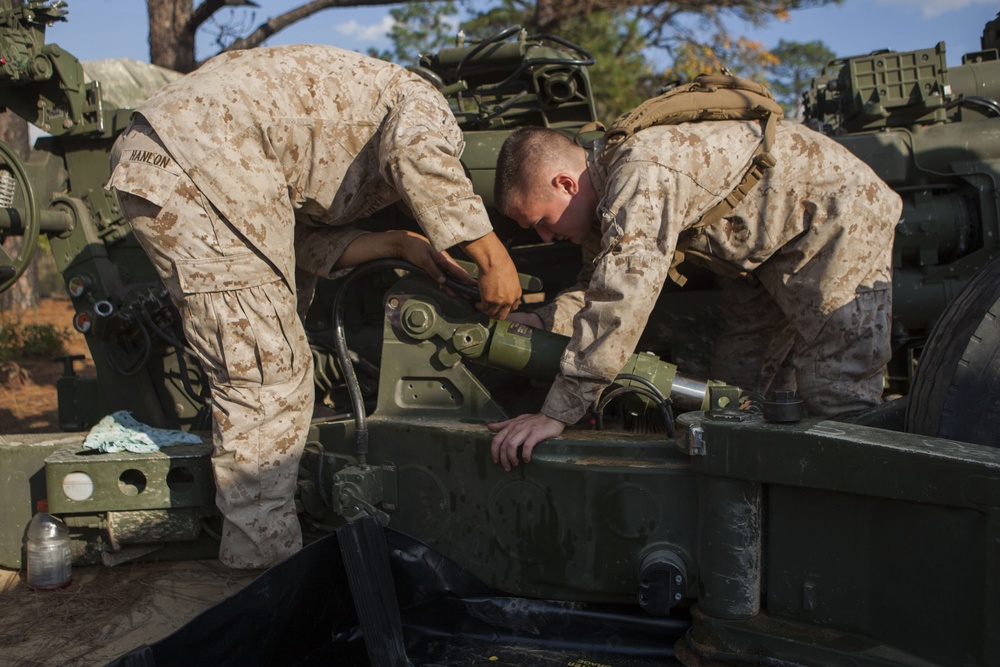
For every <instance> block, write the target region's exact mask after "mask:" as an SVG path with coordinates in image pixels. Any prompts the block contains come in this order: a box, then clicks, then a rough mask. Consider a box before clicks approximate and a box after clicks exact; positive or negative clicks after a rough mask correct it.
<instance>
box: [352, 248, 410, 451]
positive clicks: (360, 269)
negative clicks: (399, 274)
mask: <svg viewBox="0 0 1000 667" xmlns="http://www.w3.org/2000/svg"><path fill="white" fill-rule="evenodd" d="M386 269H401V270H403V271H421V272H422V270H421V269H420V268H419V267H418V266H416V265H415V264H411V263H410V262H407V261H406V260H402V259H392V258H385V259H375V260H372V261H370V262H365V263H364V264H359V265H358V266H356V267H354V269H353V270H352V271H351V272H350V273H349V274H348V275H347V277H346V278H344V282H343V283H341V285H340V289H339V290H338V291H337V296H336V298H335V299H334V301H333V346H334V348H335V350H336V352H337V361H339V362H340V370H341V372H342V373H343V374H344V383H345V384H346V385H347V393H348V395H349V396H350V397H351V405H352V406H353V408H354V431H355V434H356V442H357V453H358V458H359V459H360V462H361V463H364V462H365V457H367V456H368V424H367V419H368V417H367V415H366V414H365V402H364V398H363V397H362V396H361V385H360V384H359V383H358V376H357V373H355V372H354V364H352V363H351V357H350V351H349V350H348V349H347V336H346V334H345V332H344V303H345V302H346V299H345V298H344V295H345V294H347V292H348V288H349V287H350V286H351V285H353V284H354V283H355V282H357V281H358V280H359V279H361V278H362V277H363V276H366V275H368V274H369V273H374V272H375V271H384V270H386Z"/></svg>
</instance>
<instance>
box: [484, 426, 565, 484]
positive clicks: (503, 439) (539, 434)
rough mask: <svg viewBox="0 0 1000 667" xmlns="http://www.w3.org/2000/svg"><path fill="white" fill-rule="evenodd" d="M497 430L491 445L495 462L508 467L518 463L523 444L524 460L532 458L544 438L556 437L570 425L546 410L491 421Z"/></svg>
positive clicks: (522, 453) (493, 429) (491, 428)
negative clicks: (518, 455) (552, 416)
mask: <svg viewBox="0 0 1000 667" xmlns="http://www.w3.org/2000/svg"><path fill="white" fill-rule="evenodd" d="M487 428H489V429H490V430H491V431H493V432H494V433H496V435H495V436H493V442H492V444H491V445H490V452H491V453H492V454H493V462H494V463H499V464H500V465H502V466H503V469H504V470H507V471H510V469H511V468H512V467H514V466H516V465H517V450H518V448H519V447H520V448H522V452H521V456H522V457H523V458H524V462H525V463H527V462H529V461H530V460H531V452H532V450H533V449H534V448H535V445H537V444H538V443H539V442H541V441H542V440H548V439H549V438H555V437H557V436H558V435H560V434H561V433H562V432H563V430H564V429H565V428H566V425H565V424H563V423H562V422H561V421H559V420H557V419H552V418H551V417H547V416H545V415H543V414H542V413H538V414H533V415H530V414H529V415H519V416H517V417H514V418H513V419H508V420H507V421H502V422H497V423H495V424H489V425H488V426H487Z"/></svg>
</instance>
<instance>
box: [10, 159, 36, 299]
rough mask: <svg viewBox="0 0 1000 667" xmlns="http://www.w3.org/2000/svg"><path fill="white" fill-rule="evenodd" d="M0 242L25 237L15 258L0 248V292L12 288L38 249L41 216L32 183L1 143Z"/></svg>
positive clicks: (19, 164)
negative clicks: (15, 237)
mask: <svg viewBox="0 0 1000 667" xmlns="http://www.w3.org/2000/svg"><path fill="white" fill-rule="evenodd" d="M0 160H2V163H0V206H2V208H0V241H3V240H5V239H6V238H7V236H8V235H13V236H23V237H24V241H23V242H22V243H21V247H20V248H19V249H18V250H17V253H15V254H14V256H11V255H10V254H9V253H8V252H7V251H6V250H4V249H3V247H0V292H3V291H4V290H6V289H7V288H8V287H10V286H11V285H13V284H14V283H15V282H16V281H17V279H18V278H20V277H21V274H22V273H24V270H25V269H26V268H28V262H30V261H31V258H32V257H33V256H34V254H35V250H36V249H37V248H38V234H39V233H40V231H41V217H40V213H39V211H38V202H37V201H36V200H35V193H34V191H33V189H32V187H31V180H30V179H29V178H28V172H26V171H25V169H24V165H22V164H21V161H20V160H19V159H18V158H17V155H16V154H15V153H14V151H13V150H11V148H10V147H9V146H8V145H7V144H5V143H3V142H2V141H0Z"/></svg>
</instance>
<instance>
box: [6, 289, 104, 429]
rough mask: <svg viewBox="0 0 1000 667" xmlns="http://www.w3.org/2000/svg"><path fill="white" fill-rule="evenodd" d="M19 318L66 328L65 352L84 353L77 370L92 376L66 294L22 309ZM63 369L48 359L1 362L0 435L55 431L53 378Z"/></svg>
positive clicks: (55, 416) (90, 360)
mask: <svg viewBox="0 0 1000 667" xmlns="http://www.w3.org/2000/svg"><path fill="white" fill-rule="evenodd" d="M20 318H21V322H22V323H24V324H51V325H53V326H55V327H57V328H59V329H66V330H68V331H69V332H70V340H69V342H68V343H67V345H66V353H67V354H82V355H85V356H86V359H84V360H83V361H78V362H76V371H77V373H79V374H80V375H84V376H88V375H89V376H93V375H94V363H93V360H92V359H91V357H90V350H88V349H87V341H86V340H85V339H84V337H83V334H81V333H78V332H77V331H76V330H75V329H74V328H73V304H72V303H71V302H70V300H69V297H61V298H60V297H46V298H44V299H42V302H41V304H40V305H39V306H38V308H33V309H30V310H26V311H24V312H22V313H21V314H20ZM18 371H22V372H20V373H19V372H18ZM25 371H26V373H27V374H25V373H24V372H25ZM62 372H63V365H62V363H56V362H53V361H52V360H51V359H47V358H42V359H20V360H17V361H16V362H13V363H11V362H8V363H7V364H2V365H0V434H4V433H45V432H47V431H58V430H59V427H58V421H57V404H56V380H58V379H59V376H60V375H62Z"/></svg>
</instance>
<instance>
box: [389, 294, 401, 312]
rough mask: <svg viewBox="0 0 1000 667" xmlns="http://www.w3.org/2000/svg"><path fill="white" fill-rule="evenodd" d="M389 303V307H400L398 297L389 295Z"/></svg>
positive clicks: (394, 308)
mask: <svg viewBox="0 0 1000 667" xmlns="http://www.w3.org/2000/svg"><path fill="white" fill-rule="evenodd" d="M388 303H389V308H391V309H393V310H396V309H397V308H399V299H397V298H396V297H394V296H392V297H389V302H388Z"/></svg>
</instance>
